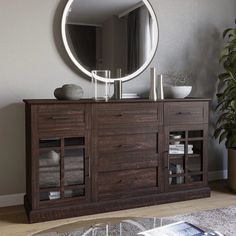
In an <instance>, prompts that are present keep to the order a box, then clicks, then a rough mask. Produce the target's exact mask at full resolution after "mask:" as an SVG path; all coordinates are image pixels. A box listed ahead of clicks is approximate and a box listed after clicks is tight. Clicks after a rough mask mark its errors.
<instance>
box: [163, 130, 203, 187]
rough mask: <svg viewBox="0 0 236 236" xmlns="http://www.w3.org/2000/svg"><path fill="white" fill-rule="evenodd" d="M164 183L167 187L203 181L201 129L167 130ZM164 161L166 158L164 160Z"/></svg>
mask: <svg viewBox="0 0 236 236" xmlns="http://www.w3.org/2000/svg"><path fill="white" fill-rule="evenodd" d="M167 134H168V147H167V148H168V151H167V155H166V157H164V158H166V159H167V171H166V178H167V180H166V184H167V187H168V188H169V189H171V188H173V189H176V188H181V186H184V187H186V186H188V185H189V186H190V185H192V184H202V183H203V155H204V150H203V142H204V137H203V130H201V129H199V130H181V129H180V130H177V129H176V130H171V131H168V133H167ZM165 161H166V160H165Z"/></svg>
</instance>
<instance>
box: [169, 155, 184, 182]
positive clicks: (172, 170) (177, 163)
mask: <svg viewBox="0 0 236 236" xmlns="http://www.w3.org/2000/svg"><path fill="white" fill-rule="evenodd" d="M178 174H181V175H182V176H176V175H178ZM184 174H185V157H184V155H169V175H170V177H169V184H171V185H175V184H184Z"/></svg>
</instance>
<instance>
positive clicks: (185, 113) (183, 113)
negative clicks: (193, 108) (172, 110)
mask: <svg viewBox="0 0 236 236" xmlns="http://www.w3.org/2000/svg"><path fill="white" fill-rule="evenodd" d="M191 114H192V113H191V112H177V113H176V115H191Z"/></svg>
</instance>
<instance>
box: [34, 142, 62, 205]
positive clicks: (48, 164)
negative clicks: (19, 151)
mask: <svg viewBox="0 0 236 236" xmlns="http://www.w3.org/2000/svg"><path fill="white" fill-rule="evenodd" d="M60 147H61V140H60V139H59V138H51V139H40V141H39V162H38V163H39V200H40V201H47V200H57V199H60V198H61V192H60V186H61V181H60V173H61V166H60V163H61V148H60Z"/></svg>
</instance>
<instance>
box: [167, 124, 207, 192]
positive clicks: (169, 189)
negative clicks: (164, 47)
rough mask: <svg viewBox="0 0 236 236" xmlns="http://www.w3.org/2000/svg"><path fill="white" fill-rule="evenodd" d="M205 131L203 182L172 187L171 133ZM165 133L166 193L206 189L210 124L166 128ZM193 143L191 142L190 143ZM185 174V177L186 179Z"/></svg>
mask: <svg viewBox="0 0 236 236" xmlns="http://www.w3.org/2000/svg"><path fill="white" fill-rule="evenodd" d="M197 130H199V131H200V130H201V131H203V137H202V148H203V150H202V181H199V182H197V183H194V182H191V183H184V184H179V185H178V184H176V185H170V184H169V177H170V176H169V156H168V155H169V134H170V132H175V131H176V132H177V131H184V132H185V133H186V132H188V131H197ZM164 133H165V135H164V136H165V138H164V140H165V145H164V147H165V148H164V152H163V163H164V164H163V172H164V176H165V177H164V180H165V181H164V182H165V192H172V191H178V190H179V191H181V190H185V189H195V188H196V187H204V186H207V184H208V146H207V143H208V124H189V125H175V126H174V125H173V126H165V127H164ZM185 139H186V142H188V141H189V139H188V137H185ZM190 142H191V141H190ZM184 161H185V162H186V161H188V160H186V153H185V154H184ZM186 175H187V174H186V173H185V177H186Z"/></svg>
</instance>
